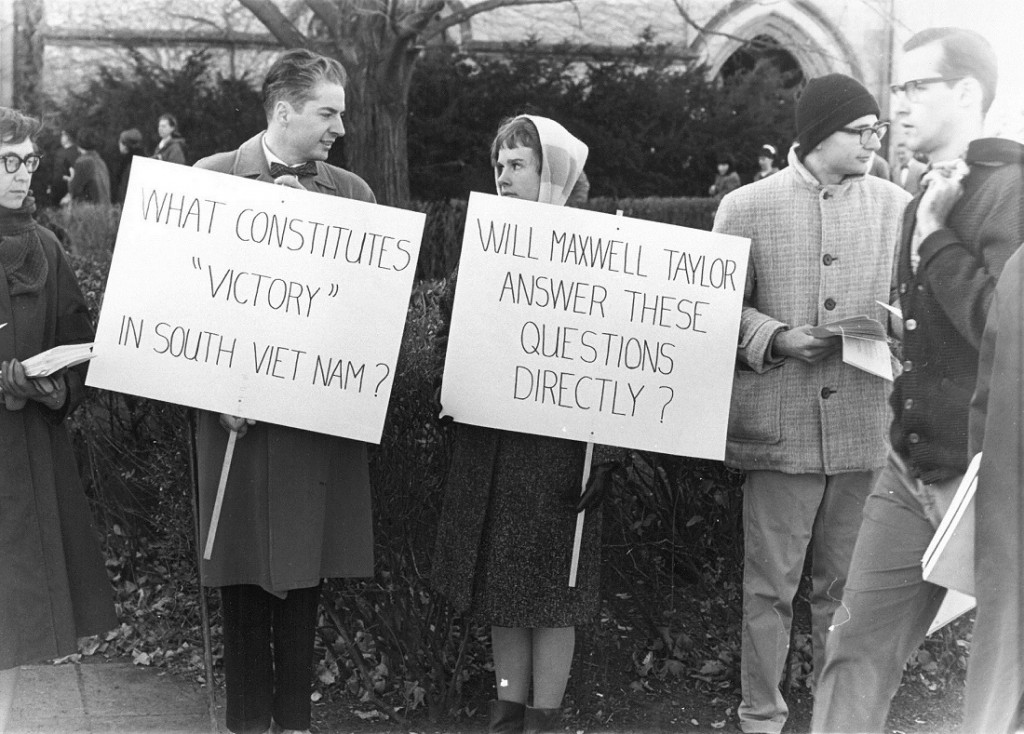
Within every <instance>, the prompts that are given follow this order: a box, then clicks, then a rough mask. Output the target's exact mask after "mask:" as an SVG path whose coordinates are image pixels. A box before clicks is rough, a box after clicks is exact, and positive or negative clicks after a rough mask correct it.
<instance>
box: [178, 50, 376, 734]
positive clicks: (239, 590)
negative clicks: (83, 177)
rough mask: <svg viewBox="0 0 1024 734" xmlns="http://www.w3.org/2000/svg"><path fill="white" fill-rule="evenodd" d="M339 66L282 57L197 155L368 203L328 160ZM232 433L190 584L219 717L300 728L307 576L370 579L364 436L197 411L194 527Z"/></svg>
mask: <svg viewBox="0 0 1024 734" xmlns="http://www.w3.org/2000/svg"><path fill="white" fill-rule="evenodd" d="M346 79H347V77H346V74H345V70H344V69H343V68H342V66H341V64H339V63H338V62H337V61H336V60H334V59H330V58H327V57H325V56H321V55H320V54H316V53H313V52H311V51H307V50H305V49H293V50H291V51H287V52H285V53H284V54H282V55H281V56H280V57H279V58H278V59H277V60H276V61H275V62H274V63H273V65H272V66H271V67H270V70H269V71H268V72H267V76H266V78H265V79H264V81H263V89H262V98H263V106H264V110H265V111H266V114H267V129H266V131H265V132H261V133H259V134H258V135H256V136H255V137H253V138H250V139H249V140H247V141H246V142H244V143H243V144H242V145H241V146H240V147H239V148H238V150H235V151H231V152H227V153H218V154H216V155H213V156H210V157H208V158H204V159H202V160H200V161H199V162H197V163H196V167H197V168H204V169H207V170H211V171H219V172H220V173H230V174H232V175H234V176H242V177H245V178H249V179H254V180H257V181H264V182H266V183H274V182H275V181H278V182H282V183H285V184H286V185H290V186H293V187H296V188H301V189H306V190H309V191H315V192H319V193H324V194H330V195H333V196H341V197H344V198H347V199H356V200H359V201H366V202H371V203H372V202H374V201H375V199H374V196H373V192H372V191H370V187H369V186H367V185H366V182H365V181H363V180H362V179H361V178H359V177H358V176H356V175H355V174H353V173H349V172H348V171H344V170H342V169H340V168H336V167H334V166H331V165H328V164H327V163H325V162H324V161H325V160H326V159H327V154H328V151H330V149H331V145H332V144H333V143H334V141H335V140H336V139H337V138H339V137H340V136H342V135H344V134H345V125H344V123H343V121H342V116H343V115H344V113H345V82H346ZM231 430H236V431H238V433H239V439H238V444H237V446H236V448H235V453H234V458H233V460H232V462H231V473H230V476H229V479H228V484H227V489H226V492H225V495H224V501H223V507H222V513H223V514H222V516H221V521H220V525H219V527H218V533H217V542H216V547H215V549H214V551H213V556H212V558H211V559H210V560H209V561H207V560H203V561H202V572H203V583H204V584H205V585H207V586H217V587H220V594H221V602H222V610H223V615H224V672H225V678H226V681H227V717H226V718H227V727H228V729H229V730H230V731H232V732H240V733H245V734H250V733H258V732H265V731H268V730H269V729H270V728H271V726H272V724H273V725H274V726H276V727H278V729H275V731H280V730H283V731H286V732H287V731H306V730H308V729H309V725H310V700H309V696H310V684H311V679H312V671H313V644H314V641H315V625H316V618H317V603H318V600H319V595H320V582H321V579H324V578H337V577H353V576H372V575H373V527H372V523H371V514H370V513H371V508H370V475H369V466H368V463H367V455H366V444H364V443H362V442H361V441H353V440H350V439H345V438H339V437H337V436H328V435H325V434H321V433H313V432H311V431H303V430H299V429H297V428H289V427H286V426H279V425H275V424H273V423H254V422H253V421H251V420H250V421H247V420H245V419H243V418H239V417H237V416H230V415H217V414H216V413H210V412H207V411H199V412H198V416H197V427H196V444H197V459H198V470H199V501H200V527H201V529H202V534H203V537H206V534H207V532H208V530H209V525H210V517H211V514H212V510H213V504H214V498H215V497H216V494H217V486H218V481H219V479H220V471H221V466H222V464H223V460H224V453H225V449H226V447H227V440H228V432H229V431H231Z"/></svg>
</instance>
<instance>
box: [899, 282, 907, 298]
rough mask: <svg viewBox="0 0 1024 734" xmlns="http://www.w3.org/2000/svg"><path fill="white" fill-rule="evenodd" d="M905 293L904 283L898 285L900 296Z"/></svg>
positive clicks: (905, 286) (905, 285)
mask: <svg viewBox="0 0 1024 734" xmlns="http://www.w3.org/2000/svg"><path fill="white" fill-rule="evenodd" d="M906 292H907V284H906V283H900V294H901V295H902V294H905V293H906Z"/></svg>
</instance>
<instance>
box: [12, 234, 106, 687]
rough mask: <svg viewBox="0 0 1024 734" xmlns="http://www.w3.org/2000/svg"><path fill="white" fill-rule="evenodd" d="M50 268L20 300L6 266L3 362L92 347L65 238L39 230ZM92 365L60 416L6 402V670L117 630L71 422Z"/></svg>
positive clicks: (78, 371)
mask: <svg viewBox="0 0 1024 734" xmlns="http://www.w3.org/2000/svg"><path fill="white" fill-rule="evenodd" d="M36 231H37V232H38V233H39V236H40V240H41V242H42V245H43V250H44V254H45V257H46V260H47V265H48V275H47V279H46V283H45V285H44V286H43V288H42V290H41V291H38V292H35V293H27V294H21V295H17V296H12V295H11V293H10V289H9V287H8V281H7V277H6V274H5V272H4V269H3V267H2V266H0V324H2V323H6V324H7V326H5V327H4V328H2V329H0V361H5V360H8V359H11V358H17V359H19V360H23V359H26V358H28V357H31V356H33V355H35V354H38V353H39V352H42V351H44V350H46V349H49V348H51V347H54V346H57V345H61V344H76V343H83V342H91V341H92V338H93V330H92V325H91V323H90V320H89V312H88V309H87V307H86V304H85V300H84V299H83V297H82V293H81V291H80V290H79V287H78V284H77V282H76V281H75V273H74V271H73V270H72V269H71V267H70V266H69V264H68V262H67V261H66V260H65V259H64V255H63V253H62V252H61V250H60V245H59V244H58V243H57V239H56V238H55V237H54V236H53V235H52V234H51V233H50V232H49V231H48V230H44V229H42V228H37V230H36ZM84 375H85V368H84V365H83V366H80V367H78V368H73V369H71V370H69V371H68V372H67V384H68V389H69V396H68V400H67V403H66V404H65V407H64V409H63V410H61V411H56V412H55V411H51V410H49V409H47V408H45V407H43V406H42V405H41V404H40V403H37V402H35V401H31V400H30V401H29V402H28V403H27V404H26V405H25V407H24V408H22V409H21V410H17V411H12V410H7V409H6V408H5V407H3V405H2V404H0V670H5V669H7V668H12V667H16V666H18V665H24V664H27V663H34V662H39V661H41V660H46V659H50V658H55V657H62V656H64V655H69V654H71V653H73V652H75V651H76V645H77V638H78V637H83V636H87V635H92V634H98V633H100V632H104V631H106V630H108V629H111V628H112V627H115V626H117V618H116V617H115V616H114V607H113V604H112V601H111V588H110V581H109V579H108V578H107V573H106V569H105V567H104V564H103V558H102V556H101V554H100V548H99V542H98V540H97V535H96V530H95V527H94V526H93V523H92V517H91V514H90V511H89V506H88V503H87V501H86V498H85V494H84V492H83V490H82V485H81V482H80V480H79V476H78V468H77V467H76V465H75V456H74V452H73V450H72V448H71V441H70V440H69V438H68V434H67V432H66V430H65V428H64V418H65V416H66V415H67V413H68V412H69V411H70V410H71V409H73V408H74V406H75V405H77V404H78V402H79V401H80V400H81V398H82V392H83V385H84Z"/></svg>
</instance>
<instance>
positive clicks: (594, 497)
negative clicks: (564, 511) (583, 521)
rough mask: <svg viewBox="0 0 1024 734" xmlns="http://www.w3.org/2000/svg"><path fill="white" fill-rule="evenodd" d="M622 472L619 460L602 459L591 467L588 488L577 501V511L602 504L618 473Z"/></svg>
mask: <svg viewBox="0 0 1024 734" xmlns="http://www.w3.org/2000/svg"><path fill="white" fill-rule="evenodd" d="M622 474H623V469H622V464H620V463H619V462H617V461H602V462H601V463H600V464H595V465H594V466H593V467H591V469H590V478H589V479H587V488H586V489H585V490H583V494H581V495H580V498H579V501H578V502H577V503H576V512H584V511H585V510H592V509H594V508H595V507H597V506H598V505H600V504H601V502H602V501H603V500H604V497H605V495H606V494H607V493H608V492H609V491H610V490H611V487H612V482H613V481H614V480H615V477H616V475H618V476H622Z"/></svg>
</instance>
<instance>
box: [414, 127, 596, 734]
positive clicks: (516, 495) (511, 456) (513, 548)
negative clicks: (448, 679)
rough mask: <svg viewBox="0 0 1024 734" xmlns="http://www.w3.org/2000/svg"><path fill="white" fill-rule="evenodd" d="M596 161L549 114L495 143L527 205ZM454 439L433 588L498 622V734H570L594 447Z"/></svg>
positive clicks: (508, 184)
mask: <svg viewBox="0 0 1024 734" xmlns="http://www.w3.org/2000/svg"><path fill="white" fill-rule="evenodd" d="M586 160H587V146H586V145H584V144H583V143H582V142H581V141H580V140H578V139H576V138H575V137H574V136H573V135H571V134H570V133H569V132H568V131H567V130H566V129H565V128H564V127H562V126H561V125H560V124H558V123H557V122H555V121H554V120H550V119H548V118H546V117H538V116H534V115H521V116H519V117H515V118H512V119H509V120H506V121H504V122H503V123H502V124H501V126H500V127H499V128H498V132H497V135H496V136H495V138H494V142H493V143H492V144H491V162H492V164H493V166H494V179H495V187H496V188H497V191H498V194H499V195H500V196H514V197H516V198H520V199H524V200H526V201H540V202H544V203H548V204H556V205H563V204H565V203H566V201H567V200H568V199H569V198H570V197H571V196H573V192H574V191H575V189H576V188H577V186H578V184H579V180H580V177H581V172H582V171H583V166H584V164H585V163H586ZM453 280H454V278H453ZM454 287H455V284H454V282H450V283H449V288H448V292H447V293H446V303H445V309H446V311H447V314H448V316H449V319H450V314H451V304H452V301H453V299H454ZM455 431H456V433H455V439H454V445H453V454H452V462H451V467H450V469H449V474H448V477H447V480H446V483H445V496H444V504H443V507H442V511H441V519H440V522H439V527H438V535H437V544H436V549H435V552H434V560H433V570H432V583H433V586H434V588H435V589H437V590H438V591H440V592H441V593H443V594H445V595H446V596H447V597H448V599H449V600H450V601H451V602H452V604H453V606H454V607H455V608H456V609H457V610H458V611H460V612H467V613H468V614H470V615H471V616H472V617H474V618H476V619H478V620H480V621H482V622H484V623H486V624H490V625H491V643H492V647H493V652H494V677H495V684H496V688H497V700H496V701H492V702H491V718H490V725H489V731H491V732H522V731H525V732H534V733H536V732H554V731H561V726H560V724H559V719H560V716H561V709H560V707H561V705H562V698H563V696H564V695H565V688H566V685H567V683H568V680H569V669H570V666H571V665H572V655H573V649H574V647H575V641H576V636H575V635H576V632H575V625H578V624H583V623H585V622H589V621H591V620H592V619H593V618H594V616H595V615H596V613H597V610H598V592H599V586H600V562H601V557H600V556H601V550H600V526H601V514H600V512H599V511H597V508H596V507H595V508H594V510H592V511H590V512H588V513H587V516H586V522H585V524H584V531H583V545H582V548H581V551H580V563H579V571H578V578H577V585H576V586H575V587H574V588H570V587H569V585H568V579H569V571H570V563H571V556H572V549H573V539H574V534H575V528H576V518H577V503H578V502H579V501H580V482H581V479H582V476H583V465H584V452H585V448H586V444H584V443H582V442H579V441H568V440H565V439H558V438H549V437H547V436H537V435H532V434H526V433H515V432H511V431H499V430H496V429H491V428H481V427H478V426H471V425H467V424H458V425H457V426H455ZM531 684H532V688H533V705H532V706H527V705H526V704H527V701H528V698H529V694H530V689H531Z"/></svg>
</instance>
